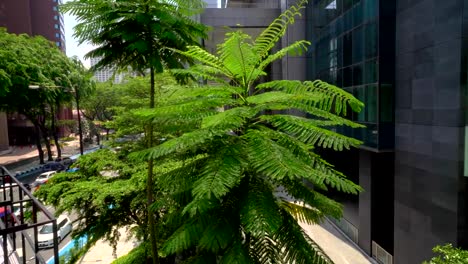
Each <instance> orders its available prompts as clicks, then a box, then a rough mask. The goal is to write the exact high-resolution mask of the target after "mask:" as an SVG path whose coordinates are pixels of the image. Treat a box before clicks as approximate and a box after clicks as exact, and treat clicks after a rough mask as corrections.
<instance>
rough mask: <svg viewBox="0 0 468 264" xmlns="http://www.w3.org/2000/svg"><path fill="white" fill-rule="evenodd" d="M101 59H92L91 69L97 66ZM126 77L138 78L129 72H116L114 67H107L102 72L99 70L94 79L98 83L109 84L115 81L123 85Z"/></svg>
mask: <svg viewBox="0 0 468 264" xmlns="http://www.w3.org/2000/svg"><path fill="white" fill-rule="evenodd" d="M99 60H100V59H99V58H91V59H90V63H91V67H92V66H94V65H96V64H97V63H98V62H99ZM126 75H131V76H136V74H133V73H130V71H129V72H127V73H124V72H116V70H115V69H114V68H112V67H106V68H104V69H101V70H97V71H95V72H94V79H95V80H96V81H98V82H107V81H108V80H110V79H113V83H121V82H123V80H124V78H125V76H126Z"/></svg>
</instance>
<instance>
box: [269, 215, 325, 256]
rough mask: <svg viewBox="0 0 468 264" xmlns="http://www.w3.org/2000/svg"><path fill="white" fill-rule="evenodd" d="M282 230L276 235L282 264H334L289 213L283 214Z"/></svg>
mask: <svg viewBox="0 0 468 264" xmlns="http://www.w3.org/2000/svg"><path fill="white" fill-rule="evenodd" d="M283 217H284V222H283V226H282V228H281V229H280V230H279V231H278V232H277V233H276V234H275V236H274V239H275V240H276V241H278V246H279V247H281V248H282V251H281V252H280V254H281V259H282V263H288V264H289V263H290V264H310V263H317V264H332V263H333V262H331V261H330V259H329V258H328V257H327V255H326V254H325V252H324V251H323V250H322V249H321V248H320V247H319V246H318V245H317V244H315V243H314V242H313V241H312V240H311V239H310V238H308V237H307V234H305V232H304V231H303V229H302V228H301V227H300V226H299V224H298V223H297V221H296V220H295V219H294V218H293V217H292V216H291V215H289V214H288V213H286V212H284V213H283Z"/></svg>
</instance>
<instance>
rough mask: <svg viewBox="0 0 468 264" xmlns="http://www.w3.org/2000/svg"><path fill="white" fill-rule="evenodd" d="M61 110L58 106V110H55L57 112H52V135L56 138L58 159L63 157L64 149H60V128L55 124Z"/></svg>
mask: <svg viewBox="0 0 468 264" xmlns="http://www.w3.org/2000/svg"><path fill="white" fill-rule="evenodd" d="M59 108H60V106H59V105H58V104H57V108H56V109H55V110H56V111H52V135H53V137H54V143H55V148H56V149H57V158H61V157H62V149H61V148H60V144H59V141H58V128H57V125H56V122H55V121H56V120H55V118H56V113H57V111H58V109H59Z"/></svg>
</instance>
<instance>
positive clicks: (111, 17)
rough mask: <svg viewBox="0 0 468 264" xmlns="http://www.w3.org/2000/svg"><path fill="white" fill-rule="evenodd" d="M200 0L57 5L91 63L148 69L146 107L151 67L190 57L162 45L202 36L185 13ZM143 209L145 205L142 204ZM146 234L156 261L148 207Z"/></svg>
mask: <svg viewBox="0 0 468 264" xmlns="http://www.w3.org/2000/svg"><path fill="white" fill-rule="evenodd" d="M203 6H204V1H202V0H192V1H186V0H120V1H115V0H112V1H107V0H74V1H70V2H67V3H65V4H64V5H62V11H64V12H65V13H70V14H72V15H75V16H76V17H77V19H78V24H77V25H76V26H75V28H74V29H75V32H74V36H75V37H76V38H77V39H78V41H79V43H83V42H90V43H91V44H93V45H95V46H97V48H95V49H94V50H92V51H90V52H89V53H87V54H86V55H85V57H88V58H99V59H100V61H99V63H97V64H96V65H95V66H94V69H100V68H103V67H114V68H116V69H117V70H119V69H120V70H128V67H131V69H132V70H134V71H137V72H139V73H141V74H146V73H149V75H150V90H149V95H150V101H149V107H150V108H154V107H155V105H156V99H155V96H156V91H155V80H154V75H155V73H159V72H163V70H164V69H165V68H180V67H183V66H184V65H185V63H187V62H189V61H190V60H189V59H188V58H187V57H185V56H180V55H179V54H178V53H176V52H174V51H172V50H170V49H167V48H168V47H169V48H176V49H179V50H185V47H186V46H187V45H194V44H197V43H198V41H199V37H203V36H205V30H206V27H205V26H203V25H202V24H200V23H198V22H196V21H194V20H193V19H192V18H191V16H193V15H195V14H196V13H198V12H200V11H201V10H202V8H203ZM146 136H147V144H148V147H151V146H153V144H154V142H153V141H154V139H153V126H152V125H151V124H148V125H147V129H146ZM147 200H148V204H151V203H152V202H153V200H154V197H153V160H152V159H149V160H148V179H147ZM148 210H150V209H149V206H148ZM148 223H149V227H148V228H149V234H150V236H149V238H150V241H151V242H152V243H151V244H152V247H151V252H152V259H153V263H158V253H157V245H156V237H155V222H154V218H153V217H152V214H150V213H148Z"/></svg>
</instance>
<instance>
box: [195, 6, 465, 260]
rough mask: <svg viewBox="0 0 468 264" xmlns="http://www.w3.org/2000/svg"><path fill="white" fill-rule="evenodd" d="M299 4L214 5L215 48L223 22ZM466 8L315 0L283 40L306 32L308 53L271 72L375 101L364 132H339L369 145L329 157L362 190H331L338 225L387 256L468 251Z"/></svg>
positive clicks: (248, 24)
mask: <svg viewBox="0 0 468 264" xmlns="http://www.w3.org/2000/svg"><path fill="white" fill-rule="evenodd" d="M292 2H294V1H293V0H278V1H262V0H257V1H255V0H228V1H226V6H222V7H227V8H224V9H207V10H206V11H205V13H204V14H202V16H201V21H202V22H204V23H206V24H208V25H212V26H213V27H214V30H213V32H211V33H210V34H211V35H210V38H209V39H207V40H205V41H204V43H205V45H206V47H207V49H209V50H212V49H214V47H215V44H216V43H219V42H220V41H221V40H222V38H223V35H222V34H223V32H225V31H223V26H232V27H236V28H238V27H242V26H243V27H244V28H245V29H246V31H248V32H249V30H251V29H252V28H253V29H255V28H258V29H259V30H260V29H261V28H263V27H265V26H267V25H268V24H269V23H270V22H271V21H273V19H274V18H276V17H277V16H278V15H279V13H280V12H281V11H282V10H284V8H285V7H286V6H288V5H289V4H290V3H292ZM466 14H468V2H467V1H458V0H457V1H455V0H453V1H434V0H396V1H389V0H310V1H309V4H308V6H307V8H306V10H305V14H304V17H303V18H302V19H300V20H298V21H297V22H296V23H295V24H294V25H293V27H291V28H290V29H289V33H288V35H287V36H286V37H285V38H284V39H283V41H282V42H281V44H280V45H281V46H284V45H285V44H288V43H291V41H294V40H297V39H307V40H309V41H311V43H312V45H311V46H310V47H309V50H308V53H307V55H306V56H303V57H299V58H294V57H287V58H285V59H284V60H283V61H282V63H279V64H274V65H272V69H271V72H270V73H271V76H272V77H271V78H273V79H278V78H283V79H298V80H306V79H308V80H315V79H322V80H325V81H327V82H329V83H332V84H335V85H337V86H339V87H342V88H343V89H344V90H346V91H348V92H350V93H352V94H354V95H355V96H356V97H357V98H358V99H360V100H361V101H363V102H364V103H365V108H364V110H363V111H362V112H361V113H358V114H350V115H349V118H350V119H352V120H354V121H356V122H359V123H361V124H364V125H366V128H364V129H342V128H336V129H337V131H339V132H342V133H344V134H346V135H350V136H353V137H356V138H358V139H360V140H362V141H363V145H362V146H361V147H360V148H359V149H353V150H350V151H347V152H341V153H335V152H331V153H330V152H325V151H323V153H322V154H323V156H324V157H326V158H327V159H328V160H329V161H330V162H331V163H333V164H335V165H336V167H337V168H338V169H339V170H341V171H343V172H344V173H345V174H346V175H347V176H348V177H349V178H350V179H352V180H353V181H354V182H356V183H359V184H360V185H361V186H362V187H363V188H364V190H365V191H364V192H362V193H361V194H360V195H359V196H347V195H343V194H339V193H336V194H335V193H332V194H331V195H333V196H334V197H336V199H338V200H339V201H340V202H342V203H343V204H344V217H343V219H341V220H340V221H336V225H337V226H339V227H340V228H341V229H342V230H343V231H344V232H345V233H347V234H348V236H349V237H350V239H352V240H353V241H354V242H355V243H356V244H357V245H359V246H360V247H361V248H362V249H363V250H364V251H365V252H366V253H367V254H368V255H370V256H372V257H374V258H376V259H378V260H379V261H380V263H395V264H413V263H421V262H422V261H423V260H427V259H429V258H430V257H431V256H432V252H431V249H432V248H433V247H434V246H436V245H438V244H445V243H452V244H453V245H455V246H458V247H462V248H468V213H467V212H468V178H467V176H468V136H466V135H468V132H467V131H468V130H467V121H466V120H467V115H466V113H467V106H468V103H467V102H468V100H467V99H468V98H467V92H466V87H467V82H468V78H467V74H468V69H467V67H468V66H467V65H468V64H467V63H466V60H467V59H466V58H467V57H468V41H467V37H468V30H467V29H468V19H467V15H466ZM239 25H240V26H239ZM251 31H252V30H251ZM251 31H250V32H251ZM250 32H249V33H250ZM348 262H350V263H353V260H348Z"/></svg>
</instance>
